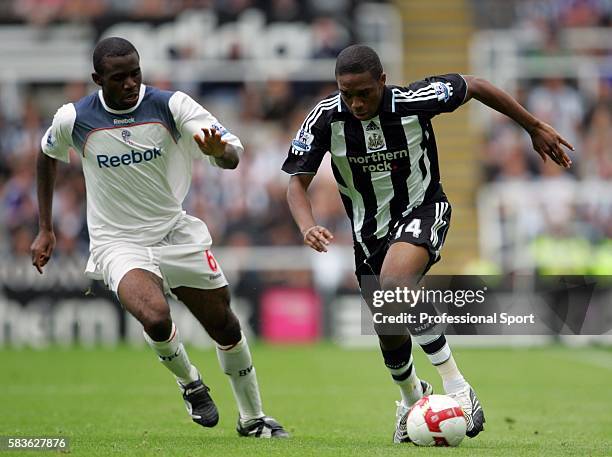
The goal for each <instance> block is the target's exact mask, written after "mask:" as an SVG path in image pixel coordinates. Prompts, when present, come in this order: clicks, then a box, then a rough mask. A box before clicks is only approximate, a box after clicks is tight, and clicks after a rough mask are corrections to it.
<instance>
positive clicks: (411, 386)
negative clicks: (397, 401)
mask: <svg viewBox="0 0 612 457" xmlns="http://www.w3.org/2000/svg"><path fill="white" fill-rule="evenodd" d="M387 369H388V370H389V373H391V376H392V377H393V382H394V383H395V384H397V386H398V387H399V389H400V394H401V395H402V403H403V404H404V406H408V407H410V406H412V405H413V404H414V403H415V402H416V401H418V400H420V399H421V397H422V396H423V387H422V386H421V380H420V379H419V378H418V376H417V374H416V369H415V367H414V364H413V363H412V356H410V360H409V362H408V363H407V364H406V365H404V366H403V367H401V368H391V367H387ZM408 372H410V374H409V375H408V376H407V377H406V374H407V373H408ZM403 378H405V379H403Z"/></svg>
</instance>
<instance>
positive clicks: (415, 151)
mask: <svg viewBox="0 0 612 457" xmlns="http://www.w3.org/2000/svg"><path fill="white" fill-rule="evenodd" d="M466 94H467V85H466V83H465V80H464V79H463V77H462V76H461V75H458V74H448V75H442V76H432V77H429V78H426V79H424V80H421V81H417V82H414V83H411V84H409V85H408V86H407V87H397V86H390V85H388V86H385V89H384V95H383V99H382V103H381V107H380V110H379V113H378V115H377V116H376V117H374V118H372V119H369V120H367V121H360V120H358V119H357V118H355V117H354V116H353V115H352V114H351V113H350V111H349V110H348V108H347V106H346V105H345V104H344V102H343V101H342V98H341V97H340V94H339V93H336V94H334V95H330V96H328V97H326V98H324V99H323V100H322V101H321V102H319V103H318V104H317V105H316V106H315V107H314V108H313V109H312V111H311V112H310V113H309V114H308V116H307V117H306V119H305V120H304V122H303V123H302V125H301V127H300V130H299V131H298V133H297V135H296V137H295V138H294V140H293V141H292V143H291V147H290V148H289V153H288V157H287V159H286V160H285V163H284V164H283V170H284V171H285V172H287V173H289V174H291V175H296V174H315V173H316V172H317V169H318V168H319V165H320V164H321V160H322V159H323V156H324V155H325V153H326V152H328V151H329V152H330V153H331V159H332V160H331V164H332V169H333V173H334V177H335V178H336V181H337V184H338V190H339V191H340V196H341V198H342V202H343V203H344V207H345V209H346V212H347V214H348V216H349V217H350V219H351V225H352V228H353V235H354V238H355V241H356V242H359V243H364V242H366V241H373V240H374V239H381V238H383V237H385V236H387V234H388V232H389V229H390V228H391V227H392V226H393V225H392V224H393V223H395V221H396V220H398V219H399V218H401V217H402V216H405V215H407V214H408V213H410V212H411V211H412V209H413V208H415V207H417V206H419V205H421V204H422V203H423V202H428V201H430V200H431V199H432V198H433V197H434V196H436V195H438V194H440V193H441V192H442V188H441V185H440V172H439V169H438V152H437V148H436V140H435V137H434V132H433V128H432V125H431V118H432V117H433V116H435V115H436V114H439V113H444V112H451V111H454V110H455V109H456V108H457V107H459V106H460V105H461V104H462V103H463V102H464V100H465V97H466Z"/></svg>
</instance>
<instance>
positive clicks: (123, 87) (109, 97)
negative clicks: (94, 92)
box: [92, 52, 142, 110]
mask: <svg viewBox="0 0 612 457" xmlns="http://www.w3.org/2000/svg"><path fill="white" fill-rule="evenodd" d="M102 66H103V68H104V71H103V73H102V74H101V75H99V74H97V73H94V74H93V75H92V77H93V80H94V82H95V83H96V84H98V85H99V86H102V93H103V94H104V101H105V102H106V104H107V105H108V106H110V107H111V108H113V109H117V110H122V109H128V108H131V107H132V106H134V105H135V104H136V103H137V102H138V95H139V92H140V84H141V83H142V74H141V73H140V59H139V58H138V54H136V53H135V52H133V53H132V54H128V55H127V56H116V57H105V58H104V59H103V60H102Z"/></svg>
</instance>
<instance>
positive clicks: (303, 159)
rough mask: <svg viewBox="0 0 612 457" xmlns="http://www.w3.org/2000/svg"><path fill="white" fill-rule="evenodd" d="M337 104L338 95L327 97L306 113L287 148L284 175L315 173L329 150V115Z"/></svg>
mask: <svg viewBox="0 0 612 457" xmlns="http://www.w3.org/2000/svg"><path fill="white" fill-rule="evenodd" d="M339 102H340V95H339V94H336V95H334V96H331V97H327V98H325V99H324V100H322V101H321V102H319V103H318V104H317V105H316V106H315V107H314V108H313V109H312V110H311V111H310V113H308V116H306V119H304V122H302V125H301V126H300V128H299V130H298V131H297V134H296V135H295V138H293V140H292V141H291V145H290V146H289V152H288V154H287V159H286V160H285V163H284V164H283V167H282V169H283V171H284V172H285V173H289V174H290V175H298V174H315V173H316V172H317V170H318V169H319V165H321V161H322V160H323V156H325V153H326V152H327V151H329V148H330V137H331V130H330V127H329V113H330V112H331V111H333V110H337V109H338V106H339Z"/></svg>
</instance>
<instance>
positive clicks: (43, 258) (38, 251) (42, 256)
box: [30, 230, 55, 274]
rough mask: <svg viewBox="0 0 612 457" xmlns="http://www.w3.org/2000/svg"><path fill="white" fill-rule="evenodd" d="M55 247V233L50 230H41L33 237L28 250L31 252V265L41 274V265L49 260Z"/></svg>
mask: <svg viewBox="0 0 612 457" xmlns="http://www.w3.org/2000/svg"><path fill="white" fill-rule="evenodd" d="M53 249H55V233H53V232H52V231H50V230H41V231H39V232H38V235H36V238H34V241H33V242H32V246H30V251H31V253H32V265H34V266H35V267H36V269H37V270H38V272H39V273H40V274H42V272H43V271H42V269H43V267H44V266H45V265H46V264H47V262H48V261H49V258H50V257H51V254H52V253H53Z"/></svg>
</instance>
